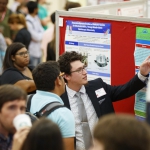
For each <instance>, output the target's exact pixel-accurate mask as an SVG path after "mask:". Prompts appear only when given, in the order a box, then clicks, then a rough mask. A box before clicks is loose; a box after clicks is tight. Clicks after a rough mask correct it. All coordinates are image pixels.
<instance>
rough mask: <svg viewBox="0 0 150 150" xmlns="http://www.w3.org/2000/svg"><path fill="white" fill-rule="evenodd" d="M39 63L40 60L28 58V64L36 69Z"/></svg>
mask: <svg viewBox="0 0 150 150" xmlns="http://www.w3.org/2000/svg"><path fill="white" fill-rule="evenodd" d="M40 62H41V58H38V57H33V56H30V64H31V65H32V66H34V67H36V66H37V65H38V64H39V63H40Z"/></svg>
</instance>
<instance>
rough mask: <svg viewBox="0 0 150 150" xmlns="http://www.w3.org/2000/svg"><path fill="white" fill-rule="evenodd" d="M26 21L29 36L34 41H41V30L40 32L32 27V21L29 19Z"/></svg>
mask: <svg viewBox="0 0 150 150" xmlns="http://www.w3.org/2000/svg"><path fill="white" fill-rule="evenodd" d="M26 22H27V27H28V31H29V32H30V34H31V38H32V40H33V41H35V42H40V41H42V38H43V33H44V32H43V31H42V30H41V32H38V31H36V30H35V29H34V25H33V24H32V22H30V21H28V20H27V21H26Z"/></svg>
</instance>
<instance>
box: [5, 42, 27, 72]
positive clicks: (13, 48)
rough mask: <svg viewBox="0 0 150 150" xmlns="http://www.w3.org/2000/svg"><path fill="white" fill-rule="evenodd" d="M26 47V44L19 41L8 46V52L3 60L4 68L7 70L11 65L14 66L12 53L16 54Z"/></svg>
mask: <svg viewBox="0 0 150 150" xmlns="http://www.w3.org/2000/svg"><path fill="white" fill-rule="evenodd" d="M24 47H25V45H23V44H22V43H19V42H16V43H13V44H11V45H10V46H8V47H7V49H6V54H5V57H4V61H3V70H6V69H8V68H10V67H14V64H13V60H12V59H11V57H12V55H15V54H16V53H17V52H18V51H19V50H20V49H22V48H24Z"/></svg>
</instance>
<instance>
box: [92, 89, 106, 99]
mask: <svg viewBox="0 0 150 150" xmlns="http://www.w3.org/2000/svg"><path fill="white" fill-rule="evenodd" d="M95 93H96V97H97V98H99V97H101V96H103V95H106V92H105V90H104V88H100V89H98V90H96V91H95Z"/></svg>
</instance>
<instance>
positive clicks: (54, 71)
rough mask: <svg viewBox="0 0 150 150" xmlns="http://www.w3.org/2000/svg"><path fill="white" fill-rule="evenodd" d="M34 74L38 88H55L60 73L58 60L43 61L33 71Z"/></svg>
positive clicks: (44, 89) (46, 89) (48, 89)
mask: <svg viewBox="0 0 150 150" xmlns="http://www.w3.org/2000/svg"><path fill="white" fill-rule="evenodd" d="M32 74H33V79H34V82H35V85H36V88H37V90H42V91H51V90H54V88H55V80H56V78H57V77H58V76H59V74H60V69H59V64H58V63H57V62H56V61H47V62H43V63H41V64H39V65H38V66H37V67H36V68H35V69H34V70H33V71H32Z"/></svg>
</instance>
